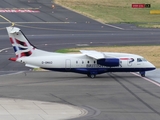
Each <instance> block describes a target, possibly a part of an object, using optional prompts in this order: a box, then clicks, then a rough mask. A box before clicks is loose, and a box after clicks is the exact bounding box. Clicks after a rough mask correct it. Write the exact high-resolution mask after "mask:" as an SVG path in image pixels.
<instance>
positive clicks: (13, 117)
mask: <svg viewBox="0 0 160 120" xmlns="http://www.w3.org/2000/svg"><path fill="white" fill-rule="evenodd" d="M0 106H1V107H2V108H3V109H4V110H5V111H6V112H8V114H9V115H10V116H12V117H13V119H15V120H17V119H16V118H15V117H14V116H13V115H12V114H11V113H10V112H9V111H8V110H7V109H6V108H5V107H3V105H0Z"/></svg>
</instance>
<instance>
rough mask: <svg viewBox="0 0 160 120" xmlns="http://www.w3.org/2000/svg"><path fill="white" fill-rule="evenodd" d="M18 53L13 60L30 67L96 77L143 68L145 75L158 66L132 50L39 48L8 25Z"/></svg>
mask: <svg viewBox="0 0 160 120" xmlns="http://www.w3.org/2000/svg"><path fill="white" fill-rule="evenodd" d="M6 29H7V32H8V35H9V38H10V42H11V44H12V46H13V49H14V52H15V54H16V57H13V58H9V60H11V61H15V62H20V63H23V64H25V66H27V67H30V68H42V69H46V70H51V71H60V72H74V73H80V74H86V75H87V76H88V77H90V78H95V77H96V75H98V74H103V73H108V72H139V73H140V75H141V76H142V77H145V73H146V71H150V70H154V69H156V68H155V66H154V65H153V64H152V63H150V62H149V61H147V60H146V59H145V58H143V57H142V56H139V55H136V54H129V53H115V52H98V51H95V50H80V52H81V54H64V53H56V52H48V51H44V50H40V49H37V48H36V47H35V46H34V45H32V44H31V43H30V41H29V40H28V39H27V37H26V36H25V34H24V33H23V32H22V31H21V30H20V28H17V27H6Z"/></svg>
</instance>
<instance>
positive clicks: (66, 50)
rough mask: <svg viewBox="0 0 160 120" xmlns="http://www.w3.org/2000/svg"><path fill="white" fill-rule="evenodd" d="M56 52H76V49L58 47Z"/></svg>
mask: <svg viewBox="0 0 160 120" xmlns="http://www.w3.org/2000/svg"><path fill="white" fill-rule="evenodd" d="M56 52H57V53H71V52H78V50H72V49H60V50H57V51H56Z"/></svg>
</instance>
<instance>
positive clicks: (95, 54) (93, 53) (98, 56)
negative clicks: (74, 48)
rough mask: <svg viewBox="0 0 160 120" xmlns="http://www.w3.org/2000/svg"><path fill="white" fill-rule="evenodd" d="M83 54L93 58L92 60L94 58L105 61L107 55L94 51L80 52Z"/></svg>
mask: <svg viewBox="0 0 160 120" xmlns="http://www.w3.org/2000/svg"><path fill="white" fill-rule="evenodd" d="M80 52H81V53H83V54H85V55H87V56H89V57H91V58H94V59H103V58H105V55H104V54H103V53H101V52H97V51H94V50H80Z"/></svg>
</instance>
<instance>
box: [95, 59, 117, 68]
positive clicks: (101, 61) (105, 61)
mask: <svg viewBox="0 0 160 120" xmlns="http://www.w3.org/2000/svg"><path fill="white" fill-rule="evenodd" d="M119 63H120V60H119V59H118V58H104V59H99V60H97V64H99V65H102V66H107V67H117V66H119Z"/></svg>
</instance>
